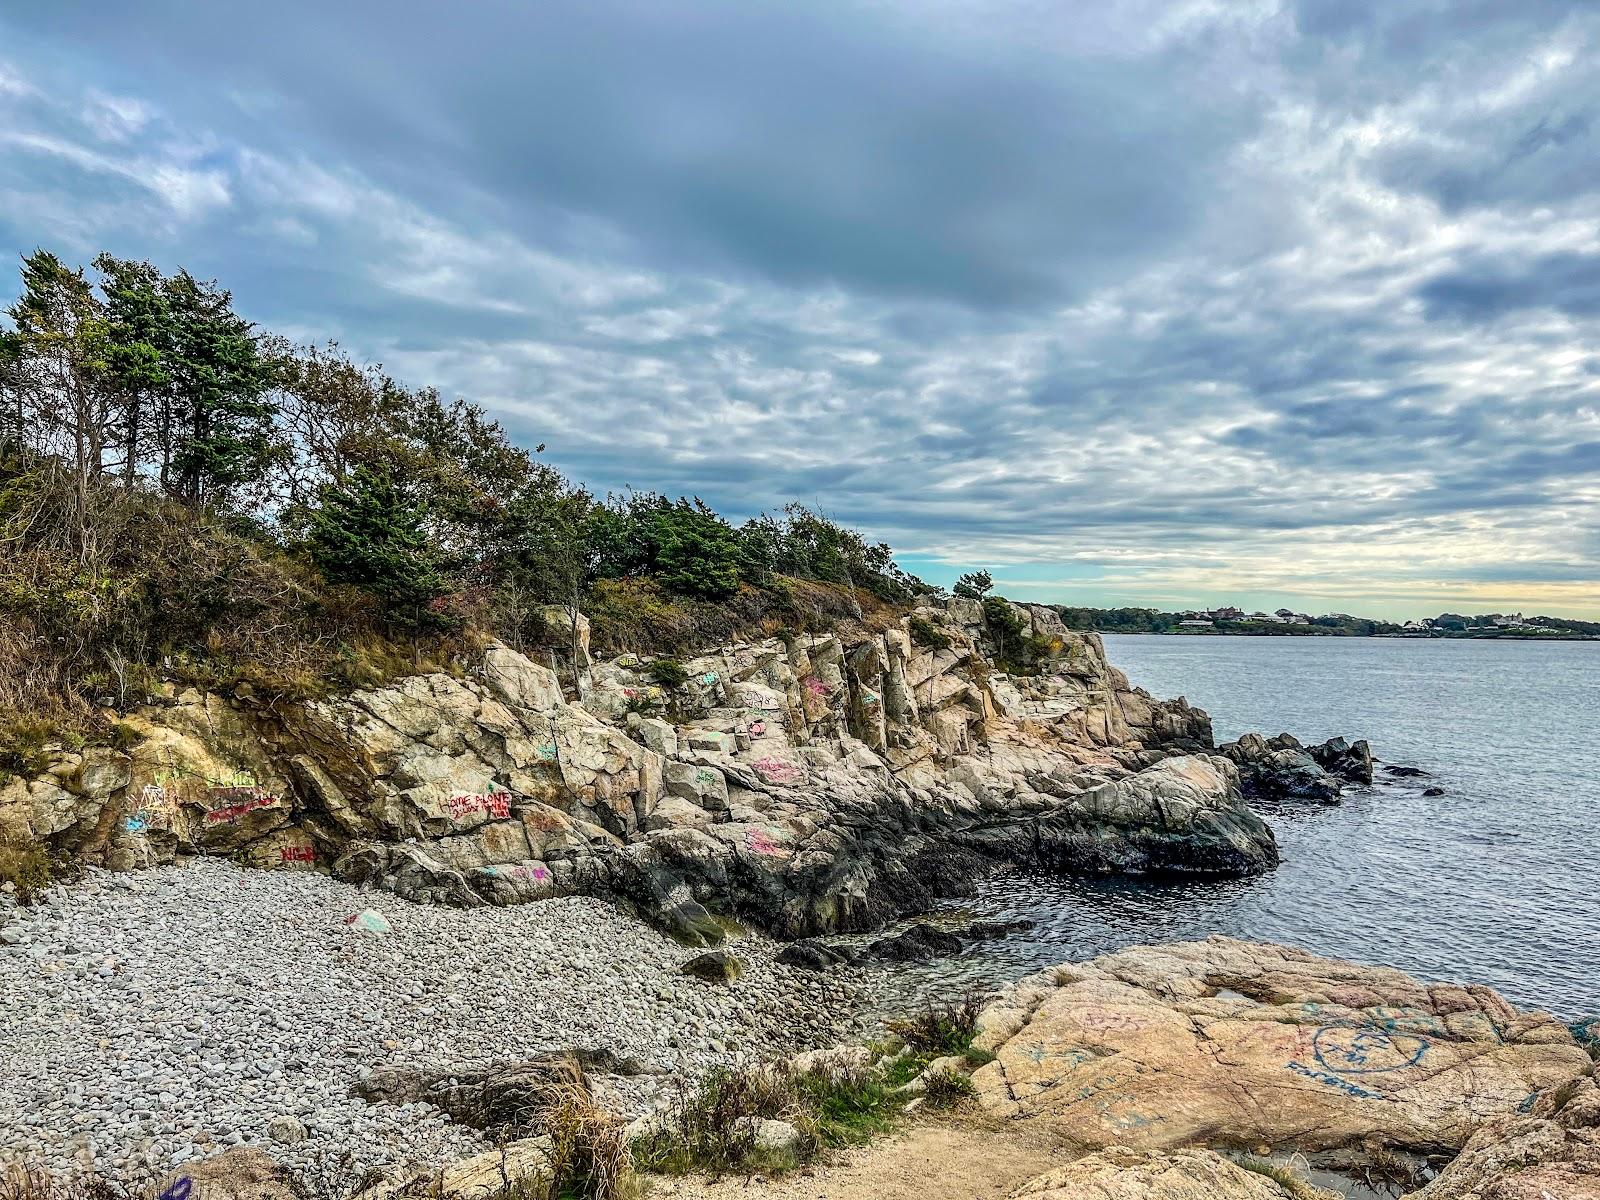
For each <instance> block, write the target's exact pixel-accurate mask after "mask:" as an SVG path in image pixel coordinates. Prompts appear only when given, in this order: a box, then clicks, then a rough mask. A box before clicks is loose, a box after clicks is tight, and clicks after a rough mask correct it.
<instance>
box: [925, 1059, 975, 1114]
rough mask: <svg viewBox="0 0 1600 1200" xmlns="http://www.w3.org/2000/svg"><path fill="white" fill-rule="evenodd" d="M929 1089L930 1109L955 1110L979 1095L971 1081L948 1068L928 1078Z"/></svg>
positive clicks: (927, 1094) (927, 1092)
mask: <svg viewBox="0 0 1600 1200" xmlns="http://www.w3.org/2000/svg"><path fill="white" fill-rule="evenodd" d="M927 1089H928V1090H927V1091H926V1092H924V1093H923V1094H924V1095H925V1096H926V1097H927V1098H928V1107H929V1108H955V1107H956V1106H957V1105H959V1104H962V1103H965V1102H966V1101H967V1100H970V1099H971V1098H972V1097H973V1096H976V1095H977V1094H978V1089H977V1088H976V1087H975V1086H973V1083H972V1080H971V1079H969V1078H967V1076H965V1075H963V1074H962V1073H961V1072H960V1071H952V1070H951V1069H950V1068H948V1067H946V1068H945V1069H944V1070H942V1071H935V1072H934V1073H933V1074H931V1075H929V1076H928V1081H927Z"/></svg>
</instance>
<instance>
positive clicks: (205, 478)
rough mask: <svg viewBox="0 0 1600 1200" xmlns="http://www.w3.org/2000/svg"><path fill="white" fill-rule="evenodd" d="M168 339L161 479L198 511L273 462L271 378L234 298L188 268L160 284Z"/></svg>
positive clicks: (257, 475)
mask: <svg viewBox="0 0 1600 1200" xmlns="http://www.w3.org/2000/svg"><path fill="white" fill-rule="evenodd" d="M162 294H163V298H164V300H165V302H166V306H167V310H168V314H169V319H168V336H169V338H170V346H169V348H168V350H167V362H166V372H167V378H168V386H167V400H168V403H167V409H166V412H165V413H164V414H163V417H164V420H163V424H164V426H165V428H164V430H163V433H164V435H165V436H164V438H163V460H162V472H161V480H162V483H163V485H164V486H165V487H166V488H167V490H168V491H169V492H170V493H171V494H172V495H174V496H176V497H177V498H179V499H181V500H183V501H185V502H186V503H188V504H191V505H194V506H196V507H198V506H200V505H202V504H206V503H208V502H214V501H217V500H221V499H223V498H225V497H227V496H228V494H229V493H231V492H232V491H233V490H234V489H236V488H238V487H239V486H240V485H242V484H246V483H251V482H254V481H256V480H258V479H260V478H261V477H262V476H263V475H264V474H265V473H266V471H267V469H268V468H269V466H270V465H271V463H272V460H273V458H274V454H275V450H276V448H277V444H276V442H275V439H274V437H273V417H274V416H275V414H276V407H275V405H274V404H273V403H272V401H271V400H270V399H269V398H268V396H267V391H268V389H269V388H270V387H271V385H272V382H273V378H274V373H273V364H272V362H271V360H269V359H268V358H266V357H265V356H263V355H262V353H261V352H260V349H259V347H258V346H257V344H256V338H255V336H254V334H253V332H252V326H251V325H250V323H249V322H248V321H246V320H244V319H243V318H242V317H239V316H238V315H237V314H235V313H234V311H233V297H232V296H231V295H230V294H229V293H228V292H225V291H223V290H222V289H220V288H218V287H217V285H216V284H214V283H201V282H200V281H198V280H196V279H195V278H194V276H192V275H190V274H189V273H188V272H187V271H179V272H178V273H177V274H176V275H174V276H171V277H170V278H168V279H165V280H163V282H162Z"/></svg>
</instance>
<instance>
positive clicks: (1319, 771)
mask: <svg viewBox="0 0 1600 1200" xmlns="http://www.w3.org/2000/svg"><path fill="white" fill-rule="evenodd" d="M1362 744H1363V745H1365V743H1362ZM1217 753H1219V754H1222V755H1224V756H1226V757H1227V758H1228V759H1229V760H1230V761H1231V762H1233V763H1234V765H1235V766H1237V767H1238V768H1239V779H1240V784H1241V787H1242V789H1243V791H1244V794H1245V795H1246V796H1248V797H1251V798H1254V799H1261V800H1280V801H1281V800H1309V801H1312V802H1314V803H1317V804H1337V803H1338V802H1339V798H1340V789H1339V780H1338V779H1337V778H1336V777H1335V776H1333V775H1331V774H1329V773H1328V772H1327V771H1325V770H1324V769H1323V768H1322V766H1321V765H1320V764H1319V763H1318V762H1317V760H1316V759H1315V758H1313V757H1312V756H1311V755H1310V754H1308V753H1307V752H1306V751H1305V750H1304V749H1303V748H1302V747H1301V745H1300V743H1299V742H1297V741H1295V739H1294V738H1292V737H1290V736H1289V735H1288V734H1279V735H1278V736H1277V737H1275V738H1273V739H1271V740H1270V741H1269V740H1267V739H1266V738H1263V737H1262V736H1261V735H1260V734H1259V733H1247V734H1244V735H1243V736H1242V737H1240V738H1239V740H1238V741H1234V742H1228V743H1227V744H1226V745H1223V746H1219V747H1218V748H1217Z"/></svg>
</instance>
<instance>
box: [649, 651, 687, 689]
mask: <svg viewBox="0 0 1600 1200" xmlns="http://www.w3.org/2000/svg"><path fill="white" fill-rule="evenodd" d="M645 674H647V675H649V676H650V678H651V679H653V680H655V682H657V683H659V684H660V685H661V686H662V687H664V688H667V689H668V690H669V691H670V690H674V689H676V688H681V687H682V686H683V685H684V684H686V683H688V682H689V672H688V671H687V670H685V669H684V666H683V664H682V663H681V662H679V661H678V660H677V659H675V658H658V659H656V660H655V661H654V662H652V663H651V664H650V665H649V666H648V667H646V668H645Z"/></svg>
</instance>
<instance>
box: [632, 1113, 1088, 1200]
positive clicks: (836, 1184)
mask: <svg viewBox="0 0 1600 1200" xmlns="http://www.w3.org/2000/svg"><path fill="white" fill-rule="evenodd" d="M1070 1157H1071V1156H1070V1155H1069V1154H1067V1152H1066V1151H1064V1150H1060V1149H1058V1148H1056V1147H1055V1145H1054V1144H1053V1143H1052V1142H1051V1141H1049V1140H1048V1139H1046V1138H1045V1137H1043V1136H1042V1135H1041V1134H1040V1133H1038V1132H1035V1131H1034V1130H1032V1129H1030V1128H1028V1126H1027V1124H1026V1123H1021V1124H1013V1125H1003V1124H995V1123H990V1122H986V1121H983V1120H982V1119H981V1118H971V1119H966V1120H960V1119H958V1120H945V1121H938V1122H934V1121H929V1122H927V1123H925V1124H920V1125H914V1126H912V1127H910V1128H908V1129H906V1130H903V1131H902V1132H901V1133H899V1134H896V1135H895V1136H894V1137H891V1138H885V1139H883V1140H881V1141H877V1142H874V1143H873V1144H872V1145H870V1146H865V1147H862V1148H861V1149H858V1150H848V1151H844V1152H842V1153H840V1154H838V1155H836V1156H835V1158H834V1160H833V1161H832V1162H831V1163H829V1164H827V1165H825V1166H815V1167H812V1168H810V1169H807V1170H805V1171H802V1172H797V1173H795V1174H793V1175H788V1176H785V1177H784V1178H782V1179H763V1178H762V1177H760V1176H756V1177H755V1178H752V1179H746V1178H742V1177H741V1178H732V1177H730V1178H726V1179H722V1180H719V1181H718V1182H716V1183H711V1182H708V1181H706V1180H702V1179H685V1180H671V1179H661V1178H653V1179H652V1180H651V1181H650V1182H651V1186H650V1191H649V1196H650V1197H651V1200H657V1198H663V1200H665V1198H667V1197H671V1198H672V1200H1002V1198H1003V1197H1005V1196H1008V1195H1010V1194H1011V1192H1012V1190H1013V1189H1014V1188H1016V1186H1017V1185H1018V1184H1020V1183H1025V1182H1027V1181H1028V1180H1029V1179H1032V1178H1033V1177H1034V1176H1035V1175H1042V1174H1043V1173H1044V1172H1046V1171H1048V1170H1050V1169H1051V1168H1053V1167H1057V1166H1061V1165H1062V1164H1064V1163H1066V1162H1068V1161H1069V1160H1070Z"/></svg>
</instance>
